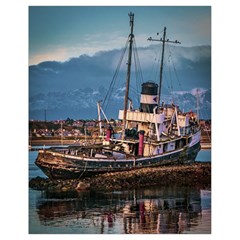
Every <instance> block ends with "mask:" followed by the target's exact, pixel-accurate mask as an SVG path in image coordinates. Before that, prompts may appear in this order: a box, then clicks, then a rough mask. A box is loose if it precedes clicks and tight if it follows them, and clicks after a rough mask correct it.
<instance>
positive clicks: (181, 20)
mask: <svg viewBox="0 0 240 240" xmlns="http://www.w3.org/2000/svg"><path fill="white" fill-rule="evenodd" d="M130 11H132V12H133V13H134V14H135V19H134V20H135V21H134V22H135V25H134V33H135V38H136V42H137V46H147V45H149V44H151V43H150V42H148V41H147V40H146V39H147V38H148V37H149V36H152V37H155V36H156V33H157V32H161V31H162V30H163V28H164V26H166V27H167V37H168V38H169V39H170V40H176V39H177V40H179V41H180V42H181V43H182V46H196V45H211V7H200V6H195V7H194V6H193V7H181V6H178V7H173V6H170V7H158V6H157V7H130V6H126V7H83V6H81V7H75V6H74V7H65V6H63V7H56V6H54V7H49V6H46V7H38V6H34V7H29V64H30V65H32V64H37V63H39V62H42V61H46V60H56V61H65V60H68V59H69V58H71V57H77V56H79V55H81V54H89V55H92V54H94V53H96V52H97V51H101V50H110V49H114V48H121V47H123V46H124V44H125V42H126V39H127V36H128V34H129V31H130V28H129V17H128V13H129V12H130Z"/></svg>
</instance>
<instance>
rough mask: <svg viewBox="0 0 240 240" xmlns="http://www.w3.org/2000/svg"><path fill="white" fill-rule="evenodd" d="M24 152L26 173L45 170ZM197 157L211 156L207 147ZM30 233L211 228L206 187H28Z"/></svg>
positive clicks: (207, 158) (196, 230)
mask: <svg viewBox="0 0 240 240" xmlns="http://www.w3.org/2000/svg"><path fill="white" fill-rule="evenodd" d="M36 156H37V152H29V178H32V177H36V176H41V177H45V175H44V174H43V173H42V172H41V171H40V170H39V169H38V168H37V167H36V166H35V165H34V161H35V158H36ZM197 160H198V161H204V162H205V161H211V151H210V150H202V151H200V152H199V154H198V157H197ZM29 233H51V234H63V233H67V234H78V233H79V234H125V233H137V234H144V233H153V234H156V233H211V189H209V188H207V187H205V186H199V187H194V188H193V187H176V186H165V187H156V186H155V187H151V188H143V189H140V190H131V191H117V192H104V193H103V192H91V191H86V192H81V193H78V194H77V193H75V192H73V193H71V192H70V193H69V192H68V193H54V192H45V191H42V192H41V191H34V190H31V189H30V190H29Z"/></svg>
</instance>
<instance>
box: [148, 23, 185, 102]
mask: <svg viewBox="0 0 240 240" xmlns="http://www.w3.org/2000/svg"><path fill="white" fill-rule="evenodd" d="M166 30H167V28H166V27H164V30H163V38H161V39H153V38H152V37H149V38H148V40H149V41H158V42H162V58H161V64H160V80H159V88H158V101H157V103H158V106H160V98H161V91H162V74H163V59H164V49H165V42H167V43H176V44H178V43H179V44H181V43H180V42H179V41H177V40H175V41H170V40H169V39H167V40H166ZM157 35H159V33H157Z"/></svg>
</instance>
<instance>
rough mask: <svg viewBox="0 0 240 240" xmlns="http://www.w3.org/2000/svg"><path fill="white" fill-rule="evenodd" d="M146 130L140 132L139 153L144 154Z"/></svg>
mask: <svg viewBox="0 0 240 240" xmlns="http://www.w3.org/2000/svg"><path fill="white" fill-rule="evenodd" d="M144 133H145V132H144V131H140V132H139V146H138V155H139V156H142V155H143V144H144V143H143V142H144Z"/></svg>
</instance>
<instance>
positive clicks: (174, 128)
mask: <svg viewBox="0 0 240 240" xmlns="http://www.w3.org/2000/svg"><path fill="white" fill-rule="evenodd" d="M129 17H130V29H131V31H130V34H129V36H128V44H129V47H128V49H129V50H128V63H127V77H126V90H125V97H124V109H123V110H119V119H120V120H121V121H122V130H121V133H120V134H118V135H117V134H115V131H114V129H113V126H111V125H110V124H109V126H108V128H107V130H106V134H105V136H104V137H103V138H102V141H101V142H100V143H97V144H87V145H72V146H67V147H52V148H49V149H45V150H40V151H39V153H38V157H37V159H36V162H35V163H36V165H37V166H38V167H39V168H40V169H41V170H42V171H43V172H44V173H45V174H46V175H47V176H48V177H49V178H51V179H74V178H82V177H88V176H93V175H96V174H101V173H106V172H119V171H129V170H133V169H139V168H146V167H152V166H160V165H166V164H183V163H191V162H194V161H195V158H196V156H197V154H198V152H199V150H200V137H201V130H200V125H199V121H198V116H197V114H196V113H193V112H192V111H190V112H182V111H181V110H180V109H179V107H178V106H177V105H174V104H170V105H169V104H165V103H164V102H162V103H161V102H160V100H161V88H162V71H163V58H164V46H165V43H173V44H179V43H180V42H178V41H169V39H166V28H164V31H163V37H162V38H161V39H159V40H156V39H152V38H149V39H148V40H150V41H160V42H162V57H161V64H160V81H159V85H158V84H157V83H155V82H150V81H148V82H145V83H143V84H142V90H141V97H140V104H139V108H138V109H133V107H132V104H131V100H130V99H129V84H130V77H131V63H132V49H133V40H134V34H133V27H134V14H133V13H130V14H129ZM101 110H102V109H101V106H100V103H98V112H99V116H100V112H101ZM99 131H100V134H102V128H101V119H100V117H99Z"/></svg>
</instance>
